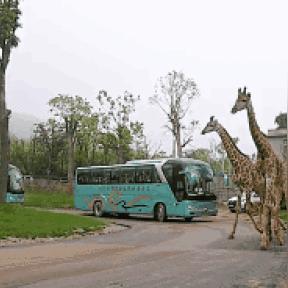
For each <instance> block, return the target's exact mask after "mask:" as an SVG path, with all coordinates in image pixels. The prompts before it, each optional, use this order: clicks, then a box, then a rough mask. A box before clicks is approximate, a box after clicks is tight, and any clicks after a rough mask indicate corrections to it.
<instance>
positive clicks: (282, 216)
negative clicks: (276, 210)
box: [280, 210, 288, 222]
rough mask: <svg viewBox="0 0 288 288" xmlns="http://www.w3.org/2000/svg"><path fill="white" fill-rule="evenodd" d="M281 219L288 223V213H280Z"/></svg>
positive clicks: (283, 211)
mask: <svg viewBox="0 0 288 288" xmlns="http://www.w3.org/2000/svg"><path fill="white" fill-rule="evenodd" d="M280 217H281V218H282V219H283V220H284V221H285V222H288V212H287V211H285V210H282V211H280Z"/></svg>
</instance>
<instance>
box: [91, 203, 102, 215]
mask: <svg viewBox="0 0 288 288" xmlns="http://www.w3.org/2000/svg"><path fill="white" fill-rule="evenodd" d="M93 214H94V216H95V217H102V216H103V204H102V202H101V201H96V202H95V203H94V205H93Z"/></svg>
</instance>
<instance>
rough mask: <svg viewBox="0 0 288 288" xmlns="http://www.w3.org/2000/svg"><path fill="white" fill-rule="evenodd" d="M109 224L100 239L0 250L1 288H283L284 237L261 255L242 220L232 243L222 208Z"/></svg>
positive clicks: (286, 269) (287, 260)
mask: <svg viewBox="0 0 288 288" xmlns="http://www.w3.org/2000/svg"><path fill="white" fill-rule="evenodd" d="M91 217H92V216H91ZM109 220H110V221H114V222H115V224H114V226H113V227H114V228H109V229H110V230H108V231H107V233H100V234H97V235H88V236H84V237H78V238H76V239H75V238H74V239H65V240H64V239H60V240H57V241H55V240H54V239H50V240H49V241H48V242H26V243H14V244H13V245H12V246H11V245H10V246H6V247H1V248H0V287H26V288H28V287H29V288H36V287H41V288H45V287H69V288H72V287H97V288H98V287H99V288H101V287H113V288H117V287H137V288H141V287H149V288H150V287H151V288H153V287H165V288H167V287H171V288H172V287H173V288H174V287H241V288H242V287H280V288H286V287H288V244H287V243H288V237H287V235H286V244H285V246H282V247H279V246H277V245H276V244H275V243H274V242H273V243H272V246H271V249H269V250H268V251H261V250H260V248H259V235H258V233H257V232H256V231H254V229H253V227H252V224H250V222H249V220H248V218H247V217H246V216H245V215H244V214H242V215H241V217H240V221H239V227H238V230H237V232H236V239H234V240H228V239H227V236H228V234H229V232H230V231H231V228H232V223H233V220H234V214H231V213H230V212H229V211H228V210H225V209H221V210H220V213H219V215H218V216H217V217H207V218H201V219H200V218H199V219H197V220H194V221H193V222H192V223H185V222H184V221H182V220H179V219H171V220H169V221H168V222H166V223H157V222H154V221H153V220H152V219H151V218H147V217H145V218H144V217H142V218H140V217H137V218H136V217H134V218H133V217H132V218H130V219H117V218H113V217H112V218H109ZM108 232H109V233H108Z"/></svg>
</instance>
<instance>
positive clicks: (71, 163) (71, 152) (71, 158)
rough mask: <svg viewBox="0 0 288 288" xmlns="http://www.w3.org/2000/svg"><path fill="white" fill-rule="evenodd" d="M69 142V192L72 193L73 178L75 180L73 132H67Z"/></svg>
mask: <svg viewBox="0 0 288 288" xmlns="http://www.w3.org/2000/svg"><path fill="white" fill-rule="evenodd" d="M67 142H68V173H67V178H68V185H67V192H68V193H69V194H72V192H73V180H74V141H73V134H72V133H71V132H68V133H67Z"/></svg>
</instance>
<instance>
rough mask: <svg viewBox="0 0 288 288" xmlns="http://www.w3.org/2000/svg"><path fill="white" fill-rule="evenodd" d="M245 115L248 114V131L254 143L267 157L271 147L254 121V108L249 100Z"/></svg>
mask: <svg viewBox="0 0 288 288" xmlns="http://www.w3.org/2000/svg"><path fill="white" fill-rule="evenodd" d="M247 115H248V120H249V128H250V132H251V135H252V138H253V140H254V143H255V145H256V147H257V150H258V152H259V153H260V154H262V155H263V156H264V157H265V156H266V157H267V156H268V155H269V153H270V151H271V147H270V145H267V144H269V143H268V140H267V138H266V136H265V134H264V133H263V132H262V131H261V130H260V127H259V125H258V123H257V121H256V117H255V112H254V108H253V105H252V102H251V100H250V101H249V104H248V107H247Z"/></svg>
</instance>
